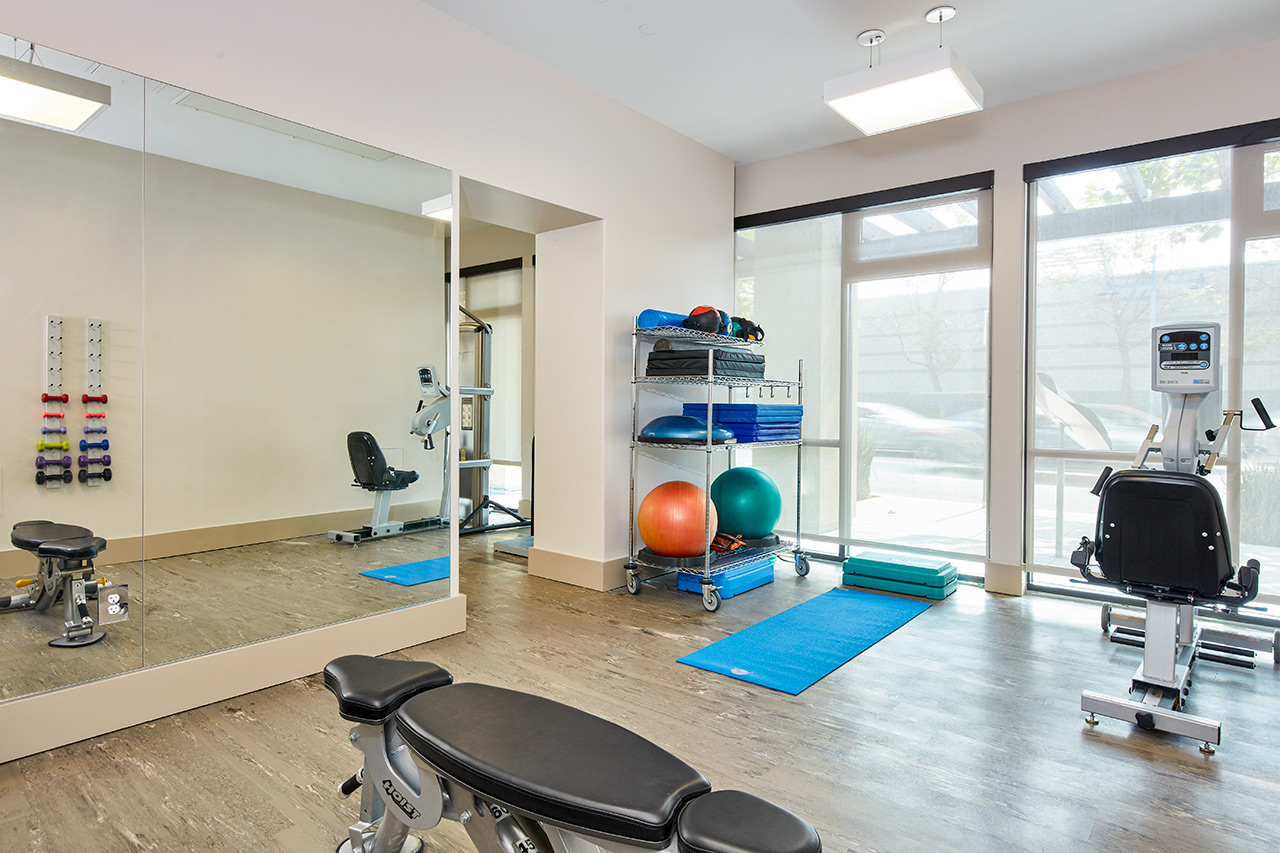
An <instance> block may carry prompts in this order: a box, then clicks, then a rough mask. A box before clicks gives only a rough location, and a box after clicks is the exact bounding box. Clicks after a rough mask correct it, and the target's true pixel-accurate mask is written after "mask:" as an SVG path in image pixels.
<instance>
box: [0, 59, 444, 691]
mask: <svg viewBox="0 0 1280 853" xmlns="http://www.w3.org/2000/svg"><path fill="white" fill-rule="evenodd" d="M34 51H35V52H34V56H32V54H31V48H30V46H29V45H28V44H27V43H26V42H22V41H15V40H14V39H12V38H8V37H0V56H3V57H5V58H6V59H7V60H9V61H7V62H5V63H4V64H3V65H0V83H3V82H4V79H5V77H4V75H5V74H6V73H9V72H12V71H13V70H14V69H13V64H12V61H13V60H17V61H18V62H21V63H25V64H27V65H30V66H33V67H39V68H42V69H47V70H48V71H51V72H54V73H55V74H59V75H69V76H70V77H72V78H76V79H79V80H88V81H90V82H93V83H97V84H99V86H100V87H101V88H97V89H93V90H92V92H91V93H90V94H91V96H92V95H93V93H94V92H96V93H99V94H100V93H101V92H102V91H103V90H104V89H105V90H108V91H109V105H106V106H100V108H98V109H97V111H96V112H94V113H93V114H92V115H91V117H90V118H88V119H87V120H86V121H84V122H83V124H79V125H76V126H73V127H70V128H69V129H56V128H53V127H50V126H47V122H48V120H47V119H36V120H32V121H23V120H20V119H17V118H11V117H7V116H6V117H0V186H4V187H5V188H6V191H5V197H6V204H5V205H4V206H3V210H2V211H0V245H2V246H3V250H2V251H0V288H3V290H2V292H3V299H4V311H3V312H2V313H0V359H2V360H3V365H4V369H3V371H0V389H2V393H3V394H4V399H6V400H7V401H9V403H8V405H6V406H5V407H4V410H3V411H4V414H3V415H2V416H0V523H2V524H3V529H4V531H5V533H6V539H5V540H4V541H3V542H2V543H0V545H3V550H0V583H2V584H3V585H4V586H5V587H6V589H5V590H0V601H2V600H3V597H4V596H8V595H11V594H16V595H19V596H20V595H21V594H22V590H23V589H24V588H26V587H21V586H18V584H19V583H20V582H22V581H25V580H29V579H31V578H32V576H34V575H35V574H36V573H37V566H38V561H37V557H36V555H35V554H32V553H29V552H27V551H24V550H22V549H20V548H15V547H11V546H10V542H9V540H8V538H7V534H8V532H9V531H10V530H11V529H12V527H13V525H14V524H15V523H17V522H20V521H26V520H30V519H40V520H51V521H55V522H62V523H66V524H72V525H79V526H82V527H86V528H89V529H91V530H92V531H93V532H94V533H95V534H96V535H98V536H101V537H103V538H104V539H105V540H106V541H107V547H106V549H105V550H104V551H102V552H101V554H100V555H99V556H98V557H97V558H96V572H95V576H96V577H102V578H105V579H106V581H108V582H109V583H111V584H113V585H125V584H127V586H128V590H129V602H130V610H129V612H130V618H129V619H128V621H125V622H119V623H116V624H111V625H107V626H105V628H104V629H103V630H104V633H105V637H104V638H103V639H102V640H101V641H99V642H96V643H93V644H91V645H84V646H74V647H57V646H53V647H51V646H49V645H48V641H49V640H50V639H54V638H56V637H58V636H59V635H61V634H63V633H64V624H63V623H64V621H65V619H64V611H63V606H62V604H61V603H60V602H59V603H56V604H54V605H53V606H50V607H48V608H45V609H39V610H37V609H35V608H33V607H24V608H20V609H13V608H10V611H11V612H0V650H2V651H3V654H2V655H0V699H9V698H14V697H17V696H22V695H26V694H30V693H33V692H38V691H42V690H47V689H51V688H55V687H61V686H65V685H68V684H73V683H77V682H81V681H85V680H89V679H93V678H99V677H102V676H106V675H111V674H115V673H119V672H123V671H126V670H130V669H135V668H137V667H141V666H146V665H151V664H157V663H163V662H167V661H172V660H176V659H179V658H185V657H189V656H193V655H199V654H203V653H207V652H210V651H214V650H218V649H223V648H228V647H231V646H238V645H242V644H245V643H251V642H255V641H257V640H262V639H265V638H268V637H274V636H279V635H281V634H286V633H290V632H294V631H299V630H304V629H307V628H312V627H317V626H321V625H327V624H331V623H334V622H339V621H344V620H347V619H351V618H355V617H359V616H365V615H369V614H371V613H377V612H382V611H386V610H390V609H395V608H398V607H402V606H405V605H409V604H416V603H419V602H423V601H427V600H432V599H435V598H441V597H445V596H447V595H448V594H449V579H448V576H447V574H446V575H444V576H443V577H440V578H439V579H437V580H420V579H421V578H424V577H436V576H438V575H439V569H440V568H441V566H440V565H439V564H438V563H436V564H434V565H433V566H431V567H430V568H425V569H424V568H423V567H422V566H421V565H418V566H417V567H416V568H412V569H406V570H405V571H403V572H400V573H397V572H396V571H394V569H397V568H400V567H406V566H414V565H415V564H426V563H431V562H432V561H433V560H434V559H435V558H439V557H445V558H446V559H445V561H444V563H445V565H444V566H443V568H444V570H445V571H446V572H447V569H448V565H447V555H448V554H449V552H450V541H449V538H450V535H451V531H450V528H449V527H448V526H447V524H446V525H445V526H440V525H439V524H433V523H431V522H432V520H438V517H439V514H440V498H441V492H442V484H443V482H444V478H443V469H444V466H445V465H446V462H447V460H446V459H445V457H444V450H443V448H444V441H443V440H442V436H441V435H439V434H437V435H435V436H433V438H434V440H433V441H432V442H426V443H424V441H423V438H424V437H423V436H418V435H413V434H411V432H410V424H411V421H412V420H413V415H414V412H415V409H416V408H417V407H418V403H419V401H423V402H424V403H427V404H429V403H430V402H431V400H432V398H433V395H434V394H436V393H438V391H437V390H435V389H432V388H430V387H428V388H424V387H423V384H422V382H421V380H420V372H419V367H421V366H424V365H430V366H433V367H435V368H436V374H437V375H438V376H439V377H440V382H441V384H443V383H444V378H443V377H445V376H447V375H448V374H447V366H446V363H447V360H448V354H447V340H448V338H447V320H446V318H447V316H448V314H447V306H448V305H449V300H450V297H449V293H448V285H447V284H446V271H447V270H448V268H449V257H448V246H449V228H450V225H449V221H448V211H447V210H446V211H445V212H444V214H443V215H444V219H443V221H442V220H441V219H439V218H433V217H431V216H429V215H428V214H431V213H437V214H438V213H440V211H439V210H438V209H437V208H438V207H439V203H438V201H437V200H439V199H442V198H445V197H447V196H448V195H449V194H450V189H451V182H452V176H451V174H450V173H449V172H448V171H446V170H443V169H439V168H437V167H434V166H431V165H428V164H425V163H420V162H416V161H413V160H409V159H407V158H404V157H400V156H397V155H394V154H391V153H388V152H385V151H381V150H378V149H375V148H371V147H369V146H366V145H362V144H359V143H356V142H352V141H350V140H346V139H341V138H338V137H334V136H331V135H328V134H325V133H322V132H319V131H315V130H312V129H310V128H306V127H302V126H299V125H296V124H292V123H290V122H287V121H283V120H280V119H277V118H274V117H271V116H266V115H263V114H261V113H257V112H254V111H251V110H247V109H244V108H240V107H236V106H234V105H231V104H227V103H225V102H221V101H218V100H215V99H212V98H208V97H205V96H202V95H199V94H196V93H192V92H188V91H185V90H181V89H177V88H175V87H172V86H169V85H166V84H163V83H159V82H156V81H153V80H146V79H143V78H139V77H136V76H133V75H130V74H127V73H125V72H122V71H118V70H115V69H111V68H108V67H105V66H101V65H98V64H96V63H93V62H89V61H86V60H84V59H79V58H76V57H71V56H67V55H64V54H59V53H58V52H56V51H53V50H50V49H47V48H43V47H40V46H38V45H37V46H36V47H35V49H34ZM18 72H19V73H18V74H17V76H19V77H21V76H23V74H22V73H21V72H22V69H18ZM41 74H42V72H38V73H37V74H36V76H37V77H39V76H41ZM28 76H29V75H28ZM37 82H40V81H37ZM55 82H56V79H55ZM72 88H74V86H72ZM42 122H43V123H42ZM433 202H436V203H433ZM444 204H445V205H446V206H447V200H446V201H445V202H444ZM49 317H59V318H61V341H60V344H61V350H60V353H59V356H60V362H59V366H60V369H61V373H60V377H61V382H62V390H63V391H64V392H65V393H67V395H68V398H69V402H67V403H61V402H56V401H55V402H44V401H42V399H41V395H42V394H45V393H48V390H49V389H48V380H49V376H50V374H49V361H50V358H51V355H50V340H49V338H50V336H49V329H50V326H49V321H48V318H49ZM95 323H97V324H100V325H97V326H95ZM95 329H100V334H99V335H98V336H97V339H98V341H99V343H98V344H97V346H98V352H97V361H96V362H95V361H94V355H95V352H94V349H93V347H94V342H93V341H94V337H95ZM93 379H99V380H100V381H99V382H98V384H97V385H94V384H92V380H93ZM89 391H96V392H97V394H98V395H102V394H105V395H106V396H107V402H106V403H105V404H103V403H100V402H95V401H90V402H88V403H84V402H82V394H84V393H88V392H89ZM59 414H60V415H62V417H56V415H59ZM45 415H51V416H50V417H45ZM98 415H101V417H98ZM61 427H65V429H66V432H65V433H63V432H57V431H54V432H42V430H50V429H57V428H61ZM86 427H88V428H89V429H91V430H94V431H92V432H88V433H86V432H84V430H85V428H86ZM102 428H105V430H106V432H102V431H101V429H102ZM352 432H368V433H370V434H371V435H372V436H374V438H375V439H376V441H377V442H378V445H379V446H380V449H381V451H382V453H383V456H384V458H385V460H386V463H387V464H388V465H389V466H391V467H393V468H396V469H401V470H412V471H414V472H416V473H417V478H416V480H414V481H413V482H410V483H407V484H403V485H404V487H403V488H399V489H396V490H394V491H391V492H388V493H387V494H384V495H383V496H382V500H384V501H387V502H388V503H389V505H390V510H389V518H390V520H392V521H395V520H406V521H413V520H423V521H425V523H424V524H423V527H422V530H421V531H419V532H414V533H412V534H408V535H402V536H395V537H387V538H379V539H376V540H370V539H368V538H366V539H365V540H364V541H363V542H362V543H361V544H360V545H359V546H358V547H353V546H352V545H351V544H348V543H346V542H334V541H333V540H332V538H331V537H330V536H329V535H328V534H327V531H329V530H335V531H346V530H352V529H356V528H359V527H361V526H362V525H369V524H370V523H371V522H372V521H373V520H374V518H373V514H374V506H375V500H377V499H378V494H377V493H375V492H374V491H368V490H365V489H362V488H353V487H352V483H353V479H354V474H353V469H352V465H351V462H350V459H349V455H348V435H349V434H350V433H352ZM63 441H67V442H69V444H68V445H67V448H68V449H65V450H64V449H63V448H62V446H61V442H63ZM81 441H84V442H86V447H85V448H83V449H82V448H81V445H80V442H81ZM92 445H100V446H92ZM108 456H109V457H110V461H109V464H104V463H106V462H107V457H108ZM37 457H40V458H41V459H43V464H44V467H42V468H40V469H37V468H36V467H35V466H36V461H37ZM81 457H85V459H84V460H83V461H84V463H85V464H83V465H82V464H81V462H82V460H81ZM95 460H96V461H95ZM66 461H69V462H70V467H69V468H65V469H64V468H63V467H62V466H63V465H64V464H65V463H66ZM107 468H109V469H110V470H111V472H112V476H111V479H110V480H107V479H106V478H104V477H102V476H96V477H95V476H92V475H94V474H98V475H100V474H101V473H102V472H103V471H105V470H107ZM63 470H68V471H70V472H71V474H72V482H70V483H65V482H62V481H61V479H60V477H59V476H58V475H60V472H61V471H63ZM38 471H39V472H40V473H44V474H46V476H45V477H43V478H42V479H44V480H45V482H44V483H37V482H36V474H37V472H38ZM80 471H84V472H85V473H86V475H87V477H86V479H85V480H84V481H83V482H82V481H81V480H80V478H79V472H80ZM405 479H409V478H405ZM446 515H448V512H447V507H446ZM376 570H388V571H387V572H386V574H387V575H388V576H390V577H392V578H393V580H384V579H380V578H376V577H371V576H368V575H366V574H362V573H363V572H368V571H376ZM415 572H417V573H418V574H415ZM415 579H418V580H420V582H417V583H406V581H413V580H415ZM104 589H110V587H99V598H100V597H101V590H104ZM93 604H98V605H100V606H101V605H103V602H101V601H98V602H94V601H92V600H91V601H90V605H93ZM91 609H93V610H96V609H97V608H93V607H92V606H91Z"/></svg>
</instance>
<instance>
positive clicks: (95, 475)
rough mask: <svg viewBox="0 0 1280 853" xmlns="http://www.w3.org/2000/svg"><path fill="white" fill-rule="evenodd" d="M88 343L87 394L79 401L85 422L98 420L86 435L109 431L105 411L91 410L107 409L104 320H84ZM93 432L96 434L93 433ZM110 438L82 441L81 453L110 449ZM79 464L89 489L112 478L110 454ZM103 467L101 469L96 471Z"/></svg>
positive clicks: (86, 362)
mask: <svg viewBox="0 0 1280 853" xmlns="http://www.w3.org/2000/svg"><path fill="white" fill-rule="evenodd" d="M84 342H85V351H84V354H85V361H84V364H85V392H84V393H83V394H81V395H80V402H81V404H83V405H84V406H85V413H84V416H85V419H86V420H91V421H97V423H96V424H95V425H94V426H92V427H91V426H89V425H87V424H86V426H85V428H84V431H85V433H86V434H93V433H99V432H102V433H105V432H106V431H107V428H106V427H105V426H103V425H102V424H101V420H100V419H101V418H105V417H106V414H107V413H106V412H104V411H102V410H101V409H91V408H90V407H91V406H94V407H98V406H106V405H107V394H106V392H104V391H103V390H102V321H101V320H94V319H88V320H86V321H85V327H84ZM90 430H92V431H93V433H90ZM110 446H111V445H110V442H108V441H107V439H105V438H104V439H102V440H101V441H86V440H85V439H81V440H80V451H81V452H82V453H83V452H85V451H88V450H104V451H105V450H107V449H108V448H109V447H110ZM78 461H79V463H80V472H79V473H80V482H81V483H85V484H87V485H90V486H99V485H102V484H103V483H105V482H107V481H108V480H110V479H111V469H110V468H109V467H107V466H109V465H110V464H111V457H110V456H108V455H107V454H105V453H104V454H103V455H102V456H81V457H79V460H78ZM97 468H101V469H102V470H95V469H97Z"/></svg>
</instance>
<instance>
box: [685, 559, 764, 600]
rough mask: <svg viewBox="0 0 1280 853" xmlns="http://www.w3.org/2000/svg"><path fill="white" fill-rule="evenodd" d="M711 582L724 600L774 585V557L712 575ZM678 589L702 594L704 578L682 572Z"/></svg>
mask: <svg viewBox="0 0 1280 853" xmlns="http://www.w3.org/2000/svg"><path fill="white" fill-rule="evenodd" d="M711 580H712V582H713V583H714V584H715V585H716V589H717V590H719V591H720V597H721V598H722V599H727V598H733V597H734V596H735V595H741V594H742V593H744V592H747V591H748V590H753V589H755V588H756V587H759V586H764V585H765V584H767V583H773V557H772V556H769V557H764V558H761V559H759V560H753V561H751V562H749V563H743V564H742V565H741V566H734V567H733V568H732V569H729V570H728V571H725V572H721V573H720V574H718V575H712V576H711ZM676 589H682V590H684V591H685V592H702V577H701V576H700V575H693V574H685V573H684V572H681V573H680V576H679V577H678V578H677V579H676Z"/></svg>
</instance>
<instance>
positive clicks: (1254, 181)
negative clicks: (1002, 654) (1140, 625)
mask: <svg viewBox="0 0 1280 853" xmlns="http://www.w3.org/2000/svg"><path fill="white" fill-rule="evenodd" d="M1161 153H1162V156H1155V157H1147V158H1141V159H1137V158H1135V159H1129V160H1126V161H1124V162H1114V160H1115V159H1117V158H1115V157H1113V158H1111V159H1112V161H1113V162H1110V163H1104V164H1103V165H1101V166H1099V164H1098V163H1097V161H1096V160H1095V161H1094V162H1093V163H1091V164H1089V165H1090V166H1092V167H1090V168H1081V167H1080V166H1079V165H1075V166H1073V165H1072V163H1071V161H1068V162H1066V163H1064V164H1063V165H1062V168H1061V170H1058V169H1056V168H1055V167H1054V164H1039V165H1038V166H1037V167H1029V168H1032V169H1038V170H1039V171H1040V172H1042V174H1038V175H1033V176H1032V177H1033V179H1032V180H1030V181H1029V184H1028V186H1029V192H1030V195H1029V202H1030V205H1031V220H1032V221H1031V232H1030V236H1031V240H1030V245H1031V258H1030V275H1031V308H1032V315H1031V322H1030V334H1029V336H1028V341H1029V359H1030V369H1029V371H1028V378H1029V387H1028V400H1029V401H1033V404H1034V416H1033V417H1030V418H1029V419H1028V420H1029V423H1028V447H1029V448H1030V452H1029V456H1028V463H1027V494H1028V498H1029V500H1028V506H1029V511H1028V517H1027V552H1028V562H1030V563H1032V564H1034V566H1035V567H1036V568H1037V572H1036V574H1035V580H1036V581H1037V582H1038V583H1047V584H1052V583H1055V582H1065V578H1062V577H1061V576H1063V575H1070V574H1072V573H1074V570H1072V569H1071V568H1070V566H1069V563H1068V558H1069V556H1070V553H1071V550H1072V548H1073V547H1074V543H1075V542H1077V541H1079V539H1080V537H1081V536H1085V535H1092V533H1093V524H1094V519H1095V516H1096V509H1097V499H1096V498H1095V497H1094V496H1093V495H1092V494H1090V492H1089V490H1090V488H1091V487H1092V486H1093V484H1094V482H1095V480H1096V479H1097V477H1098V474H1099V472H1100V471H1101V469H1102V468H1103V466H1104V465H1111V466H1113V467H1119V466H1125V465H1128V464H1130V462H1131V461H1132V459H1133V456H1134V453H1135V451H1136V450H1137V449H1138V446H1139V445H1140V444H1141V442H1142V441H1143V439H1144V438H1145V437H1146V435H1147V432H1148V429H1149V428H1150V425H1152V424H1156V423H1162V422H1163V420H1164V409H1165V407H1166V406H1167V402H1168V401H1167V399H1166V395H1164V394H1161V393H1158V392H1155V391H1153V390H1152V389H1151V378H1150V377H1151V366H1150V348H1151V328H1152V327H1153V326H1155V325H1159V324H1162V323H1169V322H1180V321H1191V320H1197V321H1198V320H1207V321H1213V322H1217V323H1220V324H1222V329H1223V353H1224V354H1225V358H1224V359H1223V364H1224V365H1225V367H1224V370H1223V376H1222V390H1221V391H1220V392H1218V393H1217V394H1215V395H1213V397H1212V398H1211V399H1209V400H1207V401H1206V402H1205V404H1204V405H1203V406H1202V408H1201V411H1202V413H1203V420H1204V422H1205V425H1206V426H1210V425H1212V423H1211V422H1213V421H1215V420H1216V421H1217V422H1220V421H1221V412H1222V410H1223V409H1224V408H1225V409H1243V410H1244V413H1245V424H1246V425H1247V426H1259V425H1260V424H1259V422H1258V419H1257V417H1256V415H1255V414H1254V412H1253V409H1252V407H1251V406H1250V405H1249V400H1250V399H1251V398H1253V397H1261V398H1262V399H1263V400H1264V402H1271V403H1272V404H1273V406H1275V407H1280V351H1278V348H1280V148H1278V147H1277V145H1276V144H1270V145H1254V146H1247V147H1230V146H1227V147H1219V148H1213V149H1203V148H1200V149H1199V150H1186V151H1181V152H1176V153H1170V152H1161ZM1106 159H1107V157H1106V156H1105V155H1103V156H1102V160H1104V161H1105V160H1106ZM1041 167H1043V168H1041ZM1029 404H1030V403H1029ZM1242 404H1243V405H1242ZM1211 480H1212V481H1213V482H1214V483H1215V485H1216V486H1217V487H1218V489H1219V491H1220V492H1221V493H1222V494H1223V498H1224V504H1225V505H1226V509H1227V520H1228V524H1229V526H1230V529H1231V530H1232V532H1233V534H1234V536H1235V539H1234V542H1233V545H1234V546H1235V549H1236V550H1237V552H1238V556H1239V557H1244V558H1248V557H1257V558H1258V559H1260V560H1261V562H1262V564H1263V566H1264V567H1265V566H1266V565H1268V564H1270V565H1272V566H1274V565H1277V564H1278V563H1280V503H1278V501H1280V431H1272V432H1245V433H1244V434H1243V438H1241V437H1239V436H1237V437H1236V438H1235V439H1233V441H1232V443H1231V444H1230V445H1229V446H1228V454H1227V457H1226V458H1225V459H1224V460H1223V461H1221V462H1220V463H1219V464H1218V465H1217V467H1215V468H1214V470H1213V474H1212V476H1211ZM1262 591H1263V593H1264V595H1265V596H1268V597H1270V598H1271V599H1272V601H1275V600H1277V599H1278V598H1280V575H1278V574H1276V573H1274V572H1272V573H1270V576H1268V573H1267V572H1266V571H1265V569H1264V571H1263V573H1262Z"/></svg>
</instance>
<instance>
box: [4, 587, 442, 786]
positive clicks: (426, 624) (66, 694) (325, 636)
mask: <svg viewBox="0 0 1280 853" xmlns="http://www.w3.org/2000/svg"><path fill="white" fill-rule="evenodd" d="M466 614H467V606H466V597H465V596H462V595H456V596H453V597H451V598H442V599H438V600H436V601H428V602H424V603H422V604H412V605H409V606H407V607H401V608H399V609H397V610H390V611H387V612H385V613H376V614H374V615H372V616H365V617H361V618H359V619H352V620H349V621H347V622H340V623H337V624H334V625H326V626H323V627H320V628H313V629H311V630H309V631H301V632H299V633H296V634H288V635H285V636H283V637H274V638H272V639H268V640H262V641H260V642H256V643H250V644H248V645H244V646H237V647H235V648H230V649H223V650H221V651H216V652H210V653H209V654H205V655H199V656H197V657H192V658H186V659H184V660H179V661H173V662H171V663H163V664H157V665H155V666H150V667H144V668H142V669H135V670H132V671H130V672H125V673H121V674H120V675H113V676H108V677H106V678H101V679H98V680H96V681H88V682H85V683H83V684H74V685H71V686H68V687H62V688H58V689H55V690H48V691H45V692H44V693H36V694H32V695H30V696H22V697H19V698H15V699H10V700H8V701H7V702H3V703H0V731H5V732H9V733H11V734H15V733H19V732H20V733H21V736H20V737H18V736H16V734H15V736H13V737H5V738H4V739H3V740H0V763H2V762H6V761H12V760H13V759H15V758H22V757H24V756H28V755H34V754H35V753H38V752H44V751H45V750H49V749H55V748H57V747H60V746H66V745H67V744H70V743H75V742H76V741H80V740H84V739H85V738H91V737H98V736H99V735H104V734H107V733H108V732H113V731H117V730H119V729H124V728H128V727H129V726H134V725H138V724H139V723H145V722H149V721H151V720H156V719H159V718H161V717H167V716H169V715H171V714H177V713H180V712H182V711H189V710H191V709H192V708H199V707H200V706H202V705H208V704H210V703H211V702H221V701H223V700H225V699H230V698H231V697H233V696H240V695H243V694H245V693H250V692H252V691H254V690H261V689H263V688H265V687H272V686H274V685H276V684H283V683H284V682H286V681H292V680H293V679H295V678H301V677H302V676H305V675H311V674H313V673H316V672H319V671H320V670H321V669H323V668H324V665H325V664H326V663H328V662H329V661H330V660H333V659H334V658H336V657H339V656H340V655H346V654H367V655H382V654H386V653H388V652H393V651H397V650H399V649H404V648H408V647H409V646H415V645H418V644H420V643H426V642H430V641H431V640H438V639H440V638H441V637H447V636H449V635H450V634H457V633H460V632H462V631H464V630H465V629H466Z"/></svg>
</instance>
